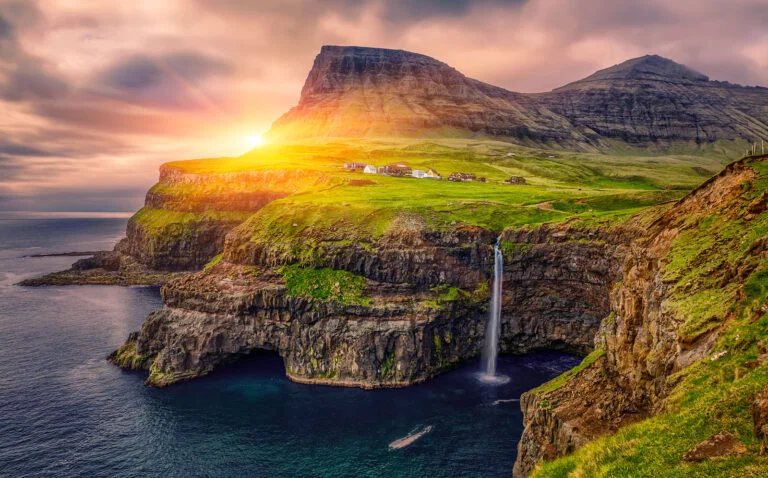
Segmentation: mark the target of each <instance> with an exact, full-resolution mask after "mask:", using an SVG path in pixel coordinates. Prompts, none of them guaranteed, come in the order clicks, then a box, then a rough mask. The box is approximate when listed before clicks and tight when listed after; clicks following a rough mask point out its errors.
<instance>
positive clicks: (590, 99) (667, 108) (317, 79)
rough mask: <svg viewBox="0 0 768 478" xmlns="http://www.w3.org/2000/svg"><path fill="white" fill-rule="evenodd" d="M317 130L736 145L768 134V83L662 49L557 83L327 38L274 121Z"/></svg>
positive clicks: (278, 134)
mask: <svg viewBox="0 0 768 478" xmlns="http://www.w3.org/2000/svg"><path fill="white" fill-rule="evenodd" d="M269 134H270V136H271V137H273V138H276V139H281V140H283V141H286V140H292V139H303V138H309V137H352V136H355V137H356V136H412V135H422V136H423V135H434V136H446V135H450V136H473V135H482V136H490V137H495V138H498V139H505V140H509V141H512V142H518V143H523V144H538V145H547V146H555V147H564V148H568V149H573V148H578V149H582V150H584V149H586V150H593V149H609V148H610V147H611V146H612V145H613V144H615V142H616V141H619V142H623V143H627V144H630V145H633V146H637V147H649V146H650V147H656V148H662V149H664V148H668V147H671V146H675V145H679V144H687V145H688V146H691V147H700V146H706V147H711V146H713V145H714V144H715V143H716V142H722V141H726V142H729V146H734V147H736V146H738V148H739V150H740V149H741V146H742V145H743V144H745V143H749V142H753V141H755V140H758V139H760V138H765V137H768V89H766V88H760V87H743V86H739V85H732V84H729V83H724V82H717V81H710V80H709V79H708V78H707V76H705V75H703V74H701V73H699V72H696V71H694V70H692V69H690V68H688V67H686V66H684V65H680V64H678V63H675V62H674V61H672V60H668V59H666V58H662V57H660V56H657V55H648V56H644V57H641V58H636V59H632V60H628V61H626V62H624V63H621V64H619V65H615V66H612V67H610V68H606V69H604V70H600V71H598V72H596V73H594V74H592V75H590V76H589V77H587V78H584V79H583V80H579V81H576V82H573V83H570V84H568V85H565V86H563V87H561V88H557V89H555V90H553V91H551V92H549V93H538V94H523V93H515V92H511V91H507V90H505V89H503V88H499V87H496V86H493V85H489V84H487V83H483V82H481V81H477V80H474V79H472V78H468V77H466V76H464V75H463V74H461V73H460V72H459V71H457V70H456V69H454V68H452V67H450V66H448V65H446V64H445V63H442V62H440V61H438V60H435V59H433V58H430V57H428V56H424V55H420V54H417V53H411V52H406V51H402V50H387V49H381V48H364V47H342V46H324V47H323V48H322V49H321V51H320V54H319V55H318V56H317V58H316V59H315V63H314V66H313V67H312V70H311V71H310V73H309V76H308V78H307V81H306V83H305V84H304V88H303V89H302V92H301V98H300V100H299V103H298V105H297V106H295V107H294V108H292V109H291V110H290V111H288V112H287V113H286V114H284V115H283V116H282V117H281V118H279V119H278V120H277V121H276V122H275V123H274V125H273V127H272V130H271V131H270V133H269Z"/></svg>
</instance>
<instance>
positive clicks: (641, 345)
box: [514, 157, 765, 477]
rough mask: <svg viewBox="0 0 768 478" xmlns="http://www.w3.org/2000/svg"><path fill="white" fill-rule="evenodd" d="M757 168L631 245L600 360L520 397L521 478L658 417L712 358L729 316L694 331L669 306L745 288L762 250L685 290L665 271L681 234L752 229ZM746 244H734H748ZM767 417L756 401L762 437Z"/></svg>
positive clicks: (698, 197) (687, 201) (735, 173)
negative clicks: (745, 225) (728, 287)
mask: <svg viewBox="0 0 768 478" xmlns="http://www.w3.org/2000/svg"><path fill="white" fill-rule="evenodd" d="M760 160H761V159H760V158H758V159H755V160H747V161H738V162H735V163H732V164H731V165H729V166H728V167H727V168H726V169H725V170H724V171H723V172H721V173H720V174H718V175H717V176H715V177H714V178H712V179H711V180H709V181H707V182H706V183H705V184H703V185H702V186H700V187H699V188H697V189H696V190H694V191H693V192H691V193H690V194H689V195H688V196H686V197H685V198H683V199H682V200H680V201H679V202H678V203H677V204H676V205H675V206H674V207H672V208H671V209H669V210H668V211H667V212H666V213H664V214H662V215H660V217H659V218H658V219H657V220H655V222H654V223H653V224H652V225H651V226H650V227H649V228H648V230H647V231H646V232H645V233H644V234H642V235H639V236H638V238H637V240H636V241H634V242H633V244H632V247H631V248H630V252H629V254H627V256H626V259H625V262H624V264H623V268H622V269H623V274H622V275H623V277H622V280H621V281H620V282H619V284H618V285H617V287H616V288H615V289H614V290H613V291H612V293H611V304H610V315H609V316H608V317H607V318H606V319H605V320H604V321H603V323H602V325H601V328H600V332H599V334H598V335H597V337H596V350H597V352H595V353H594V355H591V356H590V360H588V361H585V364H583V365H584V366H583V367H581V368H579V369H578V370H575V371H574V372H573V373H571V374H570V376H567V377H566V380H564V381H563V382H562V383H561V384H559V385H558V386H552V387H548V386H547V385H544V386H543V387H542V388H541V389H538V390H534V391H531V392H528V393H526V394H524V395H523V396H522V398H521V406H522V409H523V412H524V421H525V431H524V433H523V437H522V439H521V441H520V444H519V452H518V457H517V462H516V463H515V470H514V474H515V476H517V477H523V476H527V475H528V474H529V473H530V472H531V471H532V470H533V469H534V467H535V466H536V465H537V463H540V462H541V461H549V460H552V459H555V458H557V457H560V456H563V455H566V454H569V453H571V452H573V451H574V450H575V449H577V448H579V447H581V446H583V445H584V444H586V443H588V442H590V441H592V440H594V439H596V438H599V437H601V436H604V435H608V434H612V433H614V432H616V431H617V430H619V429H620V428H621V427H623V426H624V425H626V424H629V423H633V422H636V421H638V420H641V419H643V418H646V417H648V416H651V415H654V414H656V413H659V412H660V411H661V410H662V408H663V406H664V401H665V399H666V397H667V396H668V395H669V394H670V392H671V391H672V390H673V389H674V387H675V386H676V384H677V383H678V382H679V379H677V380H675V379H672V378H671V377H672V376H673V374H675V373H676V372H680V371H681V370H684V369H685V368H686V367H689V366H690V365H692V364H694V363H696V362H697V361H699V360H701V359H702V358H703V357H705V356H706V355H707V354H709V353H710V352H711V351H712V348H713V346H714V345H715V343H716V339H717V336H718V332H719V330H720V329H721V325H720V324H721V323H723V322H725V321H727V320H728V317H727V316H725V315H724V314H723V315H720V316H718V315H716V314H718V313H717V312H716V310H717V309H716V306H717V304H710V305H709V307H710V308H711V309H712V310H713V312H712V315H713V316H712V317H711V318H709V319H708V322H707V327H702V326H701V325H700V324H698V323H696V328H694V327H692V326H691V324H686V323H685V322H683V321H682V320H681V316H680V314H679V313H678V312H677V311H676V308H675V307H674V306H673V297H674V298H675V299H676V300H677V298H678V297H680V296H679V295H673V294H680V293H681V292H682V293H683V295H684V296H687V295H690V294H693V293H695V292H697V289H698V291H699V292H700V291H701V290H707V287H715V288H716V289H719V288H720V287H722V286H723V285H725V284H729V283H733V282H741V281H744V280H745V278H747V277H749V275H750V274H751V272H752V271H753V270H754V267H755V264H756V263H757V261H759V254H761V252H760V251H761V250H763V249H762V246H761V245H760V244H757V245H755V246H754V247H749V248H747V250H746V252H745V254H744V255H743V256H741V258H739V259H738V260H737V261H736V262H733V263H732V264H729V265H728V268H729V269H730V268H733V270H734V271H736V272H735V273H733V274H732V273H730V272H728V273H727V274H726V276H725V279H718V280H714V279H712V277H714V276H715V275H716V274H719V273H722V269H721V272H716V271H714V270H713V269H712V268H709V269H705V270H704V274H705V275H704V276H702V277H696V278H695V281H696V282H695V281H693V280H691V277H693V276H688V278H687V279H685V280H686V281H690V282H687V283H680V282H679V281H680V280H681V279H679V278H678V277H677V276H676V275H674V274H673V272H671V271H670V269H669V268H668V265H669V263H670V262H671V261H673V260H674V256H671V255H670V254H671V253H670V250H671V247H672V245H673V244H675V240H676V239H677V238H679V237H680V236H681V234H684V233H685V232H691V231H695V230H696V228H698V227H702V226H700V224H701V223H703V222H704V221H705V219H704V218H709V217H716V218H718V220H720V221H724V222H727V221H737V220H750V219H745V218H748V217H749V216H748V214H749V213H748V212H747V209H748V205H749V204H750V203H751V201H753V200H752V199H750V197H751V196H752V195H754V193H750V194H745V193H749V192H750V186H749V185H750V184H751V183H752V182H753V181H754V180H755V178H756V177H757V174H758V173H757V172H756V170H755V169H753V168H752V167H751V164H754V163H755V162H759V161H760ZM762 160H765V157H763V158H762ZM750 161H751V162H750ZM700 221H701V222H700ZM745 230H746V229H745ZM740 237H741V236H739V235H736V236H733V238H729V239H728V240H729V241H731V240H732V241H735V243H736V244H743V241H742V240H741V239H740ZM727 244H728V243H727V242H725V240H723V241H722V242H721V243H720V244H718V247H721V248H723V250H724V251H729V250H730V249H729V248H731V247H732V246H728V245H727ZM761 244H762V243H761ZM740 247H743V246H740ZM717 251H718V249H716V248H715V246H712V247H711V248H710V249H709V251H708V254H709V255H708V256H702V258H701V259H700V260H706V259H711V257H712V254H715V253H716V252H717ZM721 266H722V267H725V263H723V264H722V265H721ZM689 274H690V273H689ZM723 280H724V281H725V282H723ZM685 313H686V315H689V314H691V311H690V310H686V312H685ZM724 353H725V352H723V353H722V354H720V356H722V355H723V354H724ZM717 358H719V356H714V357H713V358H712V360H716V359H717ZM763 408H764V400H762V401H761V399H757V400H756V402H755V406H754V416H755V433H756V434H758V435H757V436H758V437H762V436H763V435H762V433H764V431H763V426H764V425H763V423H764V421H765V420H764V418H763V414H764V412H763ZM697 456H698V455H697Z"/></svg>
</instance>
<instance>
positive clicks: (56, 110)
mask: <svg viewBox="0 0 768 478" xmlns="http://www.w3.org/2000/svg"><path fill="white" fill-rule="evenodd" d="M326 44H332V45H360V46H373V47H382V48H398V49H405V50H410V51H415V52H418V53H423V54H426V55H429V56H432V57H435V58H437V59H439V60H441V61H443V62H445V63H448V64H449V65H451V66H453V67H455V68H456V69H458V70H459V71H461V72H462V73H464V74H466V75H467V76H470V77H473V78H476V79H479V80H482V81H485V82H488V83H492V84H495V85H498V86H502V87H505V88H507V89H510V90H513V91H521V92H539V91H548V90H551V89H552V88H555V87H557V86H560V85H563V84H565V83H568V82H570V81H574V80H577V79H579V78H582V77H584V76H587V75H589V74H590V73H592V72H594V71H596V70H598V69H601V68H605V67H608V66H611V65H614V64H617V63H620V62H622V61H624V60H627V59H630V58H634V57H638V56H642V55H644V54H659V55H662V56H665V57H667V58H670V59H673V60H675V61H678V62H680V63H683V64H686V65H687V66H689V67H692V68H694V69H696V70H698V71H700V72H702V73H704V74H706V75H708V76H709V77H710V78H712V79H717V80H726V81H731V82H734V83H740V84H748V85H763V86H768V0H675V1H669V0H666V1H662V0H644V1H642V2H640V1H637V0H610V1H608V0H601V1H598V0H578V1H575V0H443V1H427V0H420V1H407V0H394V1H382V0H315V1H309V0H261V1H249V0H131V1H128V2H126V1H124V0H119V1H116V0H39V1H35V0H0V211H133V210H136V209H137V208H138V207H140V206H141V204H142V201H143V196H144V193H145V191H146V190H147V189H148V188H149V187H150V186H151V185H152V184H153V183H154V182H155V181H156V179H157V167H158V166H159V165H160V164H161V163H163V162H167V161H172V160H177V159H191V158H199V157H219V156H229V155H238V154H241V153H243V152H245V151H247V150H248V149H249V147H250V143H251V142H252V141H253V137H258V135H260V134H262V133H264V132H265V131H267V130H268V129H269V127H270V124H271V123H272V121H273V120H275V119H276V118H277V117H278V116H280V115H281V114H282V113H284V112H285V111H287V110H288V109H289V108H290V107H291V106H293V105H295V104H296V102H297V101H298V98H299V93H300V90H301V86H302V85H303V83H304V80H305V78H306V76H307V74H308V72H309V69H310V68H311V66H312V61H313V59H314V57H315V55H317V53H318V52H319V50H320V47H321V46H322V45H326Z"/></svg>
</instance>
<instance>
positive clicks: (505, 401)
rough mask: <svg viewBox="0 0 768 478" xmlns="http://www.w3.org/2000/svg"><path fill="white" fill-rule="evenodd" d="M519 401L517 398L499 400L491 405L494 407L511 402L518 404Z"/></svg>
mask: <svg viewBox="0 0 768 478" xmlns="http://www.w3.org/2000/svg"><path fill="white" fill-rule="evenodd" d="M519 401H520V399H519V398H503V399H499V400H494V401H493V404H494V405H500V404H502V403H511V402H519Z"/></svg>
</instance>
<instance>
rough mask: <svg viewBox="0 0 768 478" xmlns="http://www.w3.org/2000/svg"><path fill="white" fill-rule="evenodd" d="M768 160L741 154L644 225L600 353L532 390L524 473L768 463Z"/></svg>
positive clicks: (666, 472)
mask: <svg viewBox="0 0 768 478" xmlns="http://www.w3.org/2000/svg"><path fill="white" fill-rule="evenodd" d="M767 165H768V156H762V157H755V158H749V159H746V160H742V161H737V162H735V163H733V164H731V165H729V166H728V167H727V168H726V169H725V170H724V171H723V172H721V173H720V174H718V175H717V176H715V177H714V178H712V179H711V180H710V181H707V182H706V183H705V184H703V185H702V186H701V187H699V188H697V189H696V190H694V191H693V192H692V193H691V194H689V195H688V196H686V197H685V198H684V199H683V200H681V201H679V202H678V203H677V204H675V205H674V206H673V207H672V208H670V209H669V210H667V211H666V212H665V213H664V214H661V215H658V216H657V217H656V218H655V220H654V221H653V223H652V224H650V226H649V227H648V228H647V232H645V233H644V234H643V235H642V236H641V237H640V238H638V240H637V241H636V243H635V248H634V250H633V251H632V253H631V254H629V255H628V256H627V258H626V262H625V264H624V272H623V276H622V277H621V280H619V281H617V282H616V284H615V287H614V288H613V290H612V291H611V307H610V314H609V315H607V316H606V318H605V319H604V320H603V322H602V325H601V327H600V333H599V334H598V335H597V337H596V339H595V345H596V350H595V352H593V353H592V354H591V355H590V356H589V357H587V359H585V361H584V363H583V364H582V366H580V367H577V368H576V369H574V370H573V371H571V372H568V373H566V374H565V375H564V376H562V377H560V378H558V379H555V380H553V381H552V382H551V383H548V384H544V385H543V386H541V387H540V388H538V389H535V390H533V391H531V392H529V393H527V394H524V395H523V397H522V399H521V404H522V407H523V410H524V413H525V421H526V430H525V432H524V434H523V438H522V440H521V442H520V453H519V454H518V462H517V464H516V466H515V471H516V475H517V476H524V475H525V474H527V473H529V472H532V476H540V477H566V476H595V477H602V476H605V477H608V476H611V477H614V476H633V477H653V476H670V477H672V476H679V477H684V476H718V477H734V476H745V477H746V476H755V477H757V476H765V474H766V468H767V467H768V463H766V459H765V457H764V456H762V455H763V454H764V453H765V450H766V445H767V444H768V441H766V440H768V439H767V438H766V437H767V436H768V435H766V430H768V425H766V424H767V423H768V418H767V417H768V414H766V410H768V407H767V406H766V398H765V397H766V395H767V392H765V391H763V390H764V389H765V388H766V382H767V381H768V367H766V359H768V354H766V350H767V349H766V343H765V336H766V330H767V329H766V327H768V315H767V314H766V312H768V302H766V301H767V300H768V281H767V280H766V278H767V277H768V272H767V271H766V265H768V262H767V261H766V233H768V222H767V221H766V217H767V215H766V209H768V199H766V188H768V168H767V167H766V166H767ZM721 432H727V433H728V434H731V435H732V436H733V437H735V440H731V442H730V443H728V444H727V446H721V447H714V448H711V449H710V450H709V451H708V453H702V452H700V453H699V454H698V455H697V454H696V453H692V452H691V453H689V451H690V450H692V449H694V447H695V446H696V445H697V444H699V443H702V442H705V441H706V440H708V439H710V438H711V437H713V436H715V435H717V434H720V433H721ZM721 436H722V435H721ZM590 442H591V443H590ZM699 449H703V450H706V447H699ZM563 455H568V456H565V457H564V458H561V459H556V458H558V457H561V456H563ZM709 457H715V458H709ZM542 459H543V460H553V459H554V461H552V462H549V463H546V462H545V463H540V462H539V460H542Z"/></svg>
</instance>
